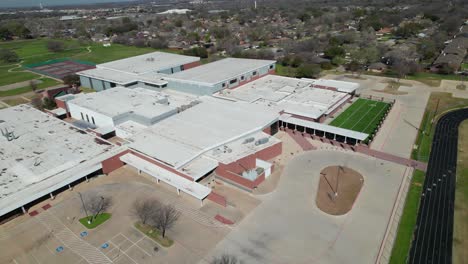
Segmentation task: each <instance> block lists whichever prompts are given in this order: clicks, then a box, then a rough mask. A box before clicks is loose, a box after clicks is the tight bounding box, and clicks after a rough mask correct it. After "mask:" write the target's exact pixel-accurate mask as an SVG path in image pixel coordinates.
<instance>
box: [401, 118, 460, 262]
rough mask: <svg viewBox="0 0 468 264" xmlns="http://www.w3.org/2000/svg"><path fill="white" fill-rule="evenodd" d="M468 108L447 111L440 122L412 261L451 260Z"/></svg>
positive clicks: (417, 225) (427, 174) (425, 182)
mask: <svg viewBox="0 0 468 264" xmlns="http://www.w3.org/2000/svg"><path fill="white" fill-rule="evenodd" d="M465 119H468V109H461V110H457V111H453V112H450V113H448V114H445V115H444V116H443V117H441V118H440V120H439V122H438V123H437V127H436V131H435V134H434V138H433V142H432V150H431V154H430V157H429V164H428V170H427V173H426V179H425V181H424V188H423V192H422V194H421V202H420V207H419V212H418V219H417V223H416V229H415V232H414V240H413V244H412V247H411V251H410V256H409V263H411V264H413V263H414V264H416V263H417V264H428V263H452V239H453V215H454V202H455V184H456V166H457V151H458V127H459V125H460V123H461V122H462V121H463V120H465Z"/></svg>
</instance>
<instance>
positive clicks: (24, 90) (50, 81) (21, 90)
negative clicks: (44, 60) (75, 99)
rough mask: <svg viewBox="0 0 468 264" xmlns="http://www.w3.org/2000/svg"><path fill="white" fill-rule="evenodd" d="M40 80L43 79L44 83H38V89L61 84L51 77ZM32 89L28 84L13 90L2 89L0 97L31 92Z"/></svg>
mask: <svg viewBox="0 0 468 264" xmlns="http://www.w3.org/2000/svg"><path fill="white" fill-rule="evenodd" d="M38 80H41V81H42V83H39V84H38V85H37V89H38V90H41V89H45V88H48V87H51V86H54V85H59V84H61V82H59V81H56V80H54V79H50V78H39V79H38ZM31 91H32V89H31V87H30V86H29V85H28V86H24V87H20V88H16V89H11V90H7V91H0V97H5V96H13V95H19V94H23V93H28V92H31Z"/></svg>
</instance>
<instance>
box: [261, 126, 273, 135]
mask: <svg viewBox="0 0 468 264" xmlns="http://www.w3.org/2000/svg"><path fill="white" fill-rule="evenodd" d="M263 132H264V133H267V134H268V135H271V127H270V126H268V127H265V128H264V129H263Z"/></svg>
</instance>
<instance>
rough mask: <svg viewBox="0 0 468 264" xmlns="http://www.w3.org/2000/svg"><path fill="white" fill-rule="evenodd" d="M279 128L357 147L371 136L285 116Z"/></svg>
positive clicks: (281, 119)
mask: <svg viewBox="0 0 468 264" xmlns="http://www.w3.org/2000/svg"><path fill="white" fill-rule="evenodd" d="M279 126H280V127H285V128H289V129H292V130H295V131H298V132H301V133H307V134H310V135H314V136H319V137H324V138H328V139H332V140H336V141H339V142H343V143H346V144H350V145H356V144H359V143H361V142H362V141H364V140H366V139H367V137H369V134H366V133H362V132H357V131H353V130H349V129H344V128H339V127H334V126H329V125H325V124H321V123H317V122H313V121H308V120H303V119H300V118H296V117H292V116H291V115H288V114H283V115H281V116H280V118H279Z"/></svg>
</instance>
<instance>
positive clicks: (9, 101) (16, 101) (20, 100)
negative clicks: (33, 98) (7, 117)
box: [2, 97, 29, 106]
mask: <svg viewBox="0 0 468 264" xmlns="http://www.w3.org/2000/svg"><path fill="white" fill-rule="evenodd" d="M2 101H3V102H5V103H6V104H8V105H10V106H15V105H20V104H26V103H29V101H28V100H26V99H24V98H21V97H16V98H9V99H2Z"/></svg>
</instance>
